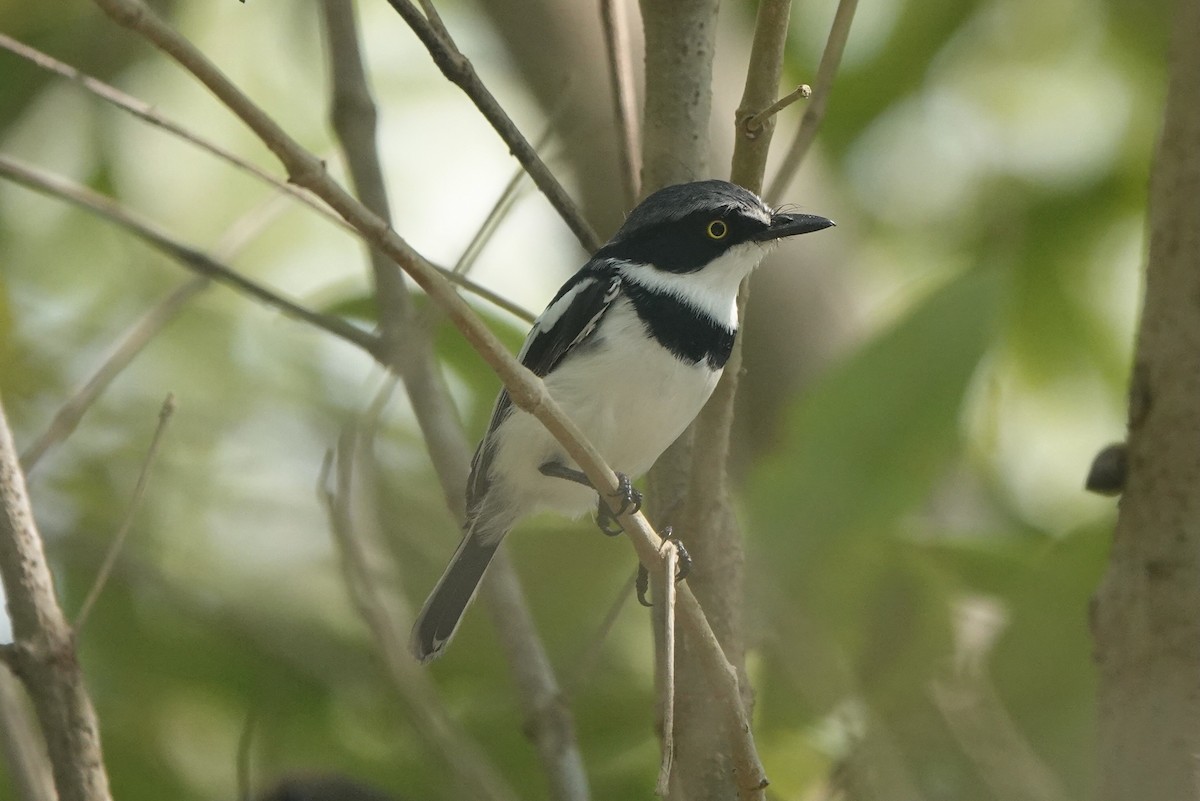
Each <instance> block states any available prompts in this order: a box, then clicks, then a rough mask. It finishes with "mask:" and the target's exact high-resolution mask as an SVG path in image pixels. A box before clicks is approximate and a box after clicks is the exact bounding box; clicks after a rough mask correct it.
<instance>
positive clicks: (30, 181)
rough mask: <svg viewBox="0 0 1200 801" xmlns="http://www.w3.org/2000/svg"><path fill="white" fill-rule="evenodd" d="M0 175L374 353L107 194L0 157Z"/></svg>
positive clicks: (359, 334)
mask: <svg viewBox="0 0 1200 801" xmlns="http://www.w3.org/2000/svg"><path fill="white" fill-rule="evenodd" d="M0 176H4V177H6V178H9V179H11V180H13V181H16V182H17V183H19V184H21V185H22V186H25V187H28V188H29V189H33V190H35V191H38V192H41V193H43V194H46V195H51V196H53V197H57V198H60V199H62V200H66V201H68V202H70V203H73V204H75V205H76V206H80V207H82V208H85V209H87V210H88V211H90V212H92V213H94V214H97V215H99V216H101V217H103V218H105V219H106V220H109V221H110V222H114V223H116V224H117V225H119V226H121V227H122V228H124V229H126V230H127V231H129V232H130V233H132V234H134V235H135V236H137V237H138V238H139V239H141V240H143V241H144V242H146V243H148V244H150V245H151V246H153V247H154V248H155V249H157V250H159V251H161V252H162V253H164V254H166V255H167V256H169V257H170V258H172V259H174V260H175V261H177V262H179V263H180V264H181V265H183V266H184V267H186V268H188V269H189V270H191V271H192V272H194V273H198V274H199V275H202V276H204V277H206V278H211V279H213V280H214V281H217V282H219V283H222V284H227V285H229V286H232V287H234V288H235V289H237V290H239V291H241V292H243V293H245V294H247V295H250V296H251V297H253V298H254V299H256V300H259V301H261V302H263V303H265V304H267V305H268V306H273V307H275V308H276V309H279V310H280V311H282V312H283V313H284V314H287V315H289V316H291V317H295V318H297V319H299V320H303V321H304V322H306V323H308V324H310V325H313V326H315V327H317V328H320V329H323V330H325V331H327V332H329V333H331V334H333V335H334V336H336V337H340V338H341V339H344V340H346V341H347V342H350V343H351V344H354V345H357V346H358V347H360V348H362V349H363V350H365V351H367V352H368V353H370V354H372V355H373V356H375V355H377V352H378V349H379V340H378V338H376V337H375V336H373V335H372V334H370V333H368V332H366V331H363V330H362V329H360V328H356V327H355V326H353V325H351V324H350V323H348V322H346V321H345V320H342V319H340V318H338V317H331V316H329V315H327V314H321V313H320V312H315V311H312V310H311V309H307V308H305V307H303V306H301V305H299V304H298V303H295V302H294V301H291V300H288V299H287V298H284V297H282V296H281V295H278V294H276V293H275V292H273V291H271V290H270V289H267V288H266V287H264V286H262V285H261V284H259V283H257V282H255V281H252V280H250V279H249V278H246V277H245V276H244V275H242V274H241V273H238V272H235V271H234V270H232V269H230V268H229V267H227V266H225V265H224V264H221V263H220V262H218V261H216V260H215V259H213V258H211V257H209V256H208V255H206V254H205V253H203V252H201V251H199V250H196V249H195V248H192V247H190V246H188V245H184V244H182V243H181V242H179V241H177V240H175V239H173V238H172V237H171V236H170V235H169V234H167V233H166V232H165V231H163V230H162V229H160V228H159V227H158V226H156V225H155V224H154V223H151V222H150V221H148V220H143V219H141V218H139V217H137V216H135V215H134V214H133V212H131V211H129V210H128V209H126V208H124V207H123V206H121V205H120V204H118V203H116V202H115V201H113V200H112V199H110V198H107V197H104V196H103V195H99V194H97V193H95V192H93V191H91V190H90V189H87V188H86V187H83V186H79V185H78V184H72V183H70V182H68V181H65V180H63V179H61V178H59V177H57V176H54V175H49V174H47V173H44V172H41V171H40V170H37V169H34V168H33V167H29V166H27V165H24V164H21V163H20V162H17V161H15V160H13V159H10V158H8V157H7V156H3V155H0Z"/></svg>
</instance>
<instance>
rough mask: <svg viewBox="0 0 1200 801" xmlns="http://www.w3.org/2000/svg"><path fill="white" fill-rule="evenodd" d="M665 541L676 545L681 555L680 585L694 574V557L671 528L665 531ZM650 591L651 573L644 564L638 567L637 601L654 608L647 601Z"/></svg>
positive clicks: (678, 577)
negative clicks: (647, 593)
mask: <svg viewBox="0 0 1200 801" xmlns="http://www.w3.org/2000/svg"><path fill="white" fill-rule="evenodd" d="M662 533H663V540H665V541H668V542H672V543H674V544H675V550H676V552H677V553H678V554H679V562H678V563H677V564H676V567H675V583H677V584H678V583H679V582H681V581H683V580H684V579H685V578H687V577H688V574H689V573H691V572H692V556H691V554H689V553H688V551H687V548H684V547H683V542H682V540H680V539H679V538H678V537H676V536H675V534H674V532H673V531H672V529H671V527H670V526H667V527H666V528H664V529H663V532H662ZM649 589H650V571H649V570H647V569H646V566H645V565H643V564H639V565H638V574H637V599H638V603H640V604H641V605H642V606H645V607H651V606H654V604H652V603H650V601H647V600H646V592H647V591H648V590H649Z"/></svg>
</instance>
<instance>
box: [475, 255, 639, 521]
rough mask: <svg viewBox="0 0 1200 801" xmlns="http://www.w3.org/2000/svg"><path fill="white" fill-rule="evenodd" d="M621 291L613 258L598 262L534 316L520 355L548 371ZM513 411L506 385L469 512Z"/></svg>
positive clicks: (480, 458) (539, 371)
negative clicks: (498, 432) (498, 433)
mask: <svg viewBox="0 0 1200 801" xmlns="http://www.w3.org/2000/svg"><path fill="white" fill-rule="evenodd" d="M620 294H621V276H620V273H618V272H617V267H616V265H615V264H614V263H612V262H609V261H599V262H597V261H592V262H589V263H588V264H586V265H585V266H584V267H583V269H581V270H579V272H577V273H575V274H574V275H573V276H571V278H569V279H568V280H567V282H566V283H565V284H563V285H562V288H561V289H559V290H558V294H556V295H555V296H554V299H553V300H551V301H550V305H549V306H547V307H546V310H545V311H543V312H542V313H541V315H540V316H539V317H538V318H537V320H536V321H534V324H533V328H532V329H530V331H529V336H527V337H526V338H525V344H524V345H523V346H522V347H521V352H520V353H518V354H517V358H518V359H520V360H521V364H523V365H525V366H526V367H528V368H529V369H530V370H531V371H532V372H533V373H534V374H535V375H538V376H543V377H544V376H545V375H546V374H548V373H549V372H550V371H551V370H553V369H554V367H555V366H556V365H557V364H558V363H559V362H561V361H562V360H563V358H564V357H565V356H566V355H567V354H568V353H570V352H571V350H572V349H573V348H575V347H576V346H578V345H579V344H581V343H582V342H584V341H586V340H587V338H588V337H590V336H591V335H592V333H593V332H594V331H595V330H596V326H597V325H598V324H599V323H600V320H601V319H602V318H603V317H604V314H605V312H607V311H608V308H609V306H611V305H612V302H613V301H614V300H616V298H617V296H618V295H620ZM511 412H512V399H511V398H509V396H508V390H502V391H501V392H500V397H498V398H497V399H496V405H495V407H494V408H493V409H492V419H491V422H490V423H488V430H487V433H486V434H485V435H484V437H483V441H482V442H480V443H479V448H478V449H477V450H476V451H475V456H474V457H473V458H472V459H471V476H470V478H469V479H468V481H467V517H468V519H470V518H472V517H474V514H475V512H476V511H477V510H478V505H479V502H480V501H482V500H483V497H484V495H486V494H487V489H488V486H489V484H490V483H491V481H490V477H489V475H488V473H489V469H490V467H491V462H492V457H493V455H494V452H495V442H494V440H493V437H492V434H493V432H495V430H496V429H497V428H498V427H499V425H500V424H501V423H502V422H504V420H505V418H507V417H508V415H509V414H511Z"/></svg>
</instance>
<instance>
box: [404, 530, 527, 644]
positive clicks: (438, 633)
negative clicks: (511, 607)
mask: <svg viewBox="0 0 1200 801" xmlns="http://www.w3.org/2000/svg"><path fill="white" fill-rule="evenodd" d="M504 533H506V532H501V533H500V534H499V535H498V536H497V535H496V534H495V533H494V532H490V531H489V532H486V533H485V532H481V531H478V530H474V528H473V527H472V529H470V530H468V531H467V534H466V536H464V537H463V539H462V542H461V543H459V545H458V550H457V551H455V552H454V556H453V557H452V558H451V559H450V565H449V566H448V567H447V568H446V572H445V573H443V574H442V577H441V578H440V579H438V583H437V585H436V586H435V587H434V588H433V592H431V593H430V594H429V598H428V599H426V601H425V606H423V607H422V608H421V613H420V614H419V615H417V622H416V623H414V624H413V630H412V639H410V640H409V648H410V649H411V650H412V652H413V656H415V657H416V658H417V661H419V662H421V663H422V664H424V663H426V662H429V661H431V660H433V659H436V658H437V657H438V656H441V653H442V650H443V649H444V648H445V647H446V645H447V643H449V642H450V638H451V637H453V636H454V632H456V631H457V630H458V624H459V623H460V622H461V621H462V616H463V613H464V612H466V611H467V607H468V606H470V604H471V601H472V600H474V598H475V593H476V592H477V591H478V590H479V582H480V581H482V580H483V574H484V572H485V571H486V570H487V566H488V565H489V564H490V563H491V561H492V556H493V555H495V553H496V549H497V548H498V547H500V542H501V540H503V539H504ZM481 534H485V536H480V535H481ZM485 539H486V541H484V540H485Z"/></svg>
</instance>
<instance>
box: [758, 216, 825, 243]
mask: <svg viewBox="0 0 1200 801" xmlns="http://www.w3.org/2000/svg"><path fill="white" fill-rule="evenodd" d="M833 224H834V222H833V220H827V219H825V218H824V217H818V216H817V215H815V214H775V215H772V217H771V224H770V225H769V226H768V227H767V229H766V230H765V231H760V232H759V233H757V234H755V235H754V236H753V237H751V239H755V240H757V241H759V242H769V241H771V240H772V239H783V238H784V237H785V236H796V235H797V234H808V233H812V232H813V231H820V230H821V229H822V228H829V227H830V226H832V225H833Z"/></svg>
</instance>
